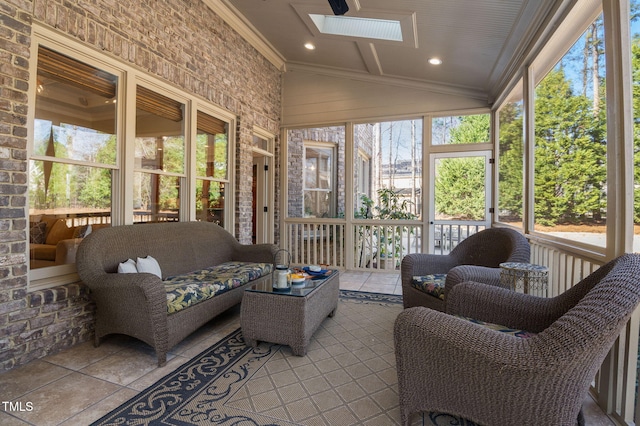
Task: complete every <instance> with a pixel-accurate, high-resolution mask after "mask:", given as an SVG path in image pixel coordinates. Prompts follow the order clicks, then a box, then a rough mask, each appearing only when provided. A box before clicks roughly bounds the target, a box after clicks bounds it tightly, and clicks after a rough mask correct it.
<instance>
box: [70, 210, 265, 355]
mask: <svg viewBox="0 0 640 426" xmlns="http://www.w3.org/2000/svg"><path fill="white" fill-rule="evenodd" d="M276 250H277V247H276V246H274V245H272V244H256V245H243V244H240V243H239V242H238V241H237V240H236V239H235V238H234V237H233V236H232V235H231V234H230V233H228V232H227V231H226V230H224V229H223V228H221V227H219V226H218V225H215V224H213V223H208V222H172V223H156V224H140V225H125V226H115V227H111V228H106V229H103V230H101V231H100V232H96V233H92V234H90V235H88V236H87V237H86V238H84V239H83V241H82V243H81V244H80V247H79V248H78V253H77V258H76V263H77V268H78V275H79V276H80V278H81V280H82V281H83V282H84V283H85V284H86V285H87V286H88V287H89V289H90V292H91V297H92V299H93V300H94V301H95V303H96V306H97V314H96V328H95V344H96V346H97V345H99V343H100V339H101V337H103V336H105V335H108V334H113V333H118V334H125V335H129V336H132V337H135V338H137V339H140V340H142V341H143V342H146V343H147V344H149V345H151V346H152V347H153V348H154V349H155V351H156V354H157V356H158V366H163V365H164V364H165V362H166V358H167V352H168V350H169V349H171V348H172V347H173V346H174V345H176V344H177V343H179V342H180V341H181V340H182V339H184V338H185V337H186V336H188V335H189V334H191V333H192V332H193V331H195V330H196V329H198V328H199V327H200V326H202V325H203V324H204V323H206V322H208V321H209V320H211V319H212V318H214V317H215V316H217V315H218V314H220V313H222V312H224V311H225V310H227V309H229V308H230V307H232V306H234V305H236V304H238V303H239V302H240V301H241V300H242V296H243V293H244V289H245V288H246V287H247V286H249V285H251V284H252V283H257V282H259V280H266V279H268V278H269V275H270V272H271V267H272V262H273V256H274V254H275V252H276ZM147 256H151V257H152V258H154V259H155V260H156V261H157V263H158V265H159V267H160V270H161V277H162V278H160V277H159V276H156V275H154V274H153V273H118V266H119V265H120V264H121V263H123V262H125V261H127V260H128V259H132V260H134V261H135V260H136V259H138V258H146V257H147Z"/></svg>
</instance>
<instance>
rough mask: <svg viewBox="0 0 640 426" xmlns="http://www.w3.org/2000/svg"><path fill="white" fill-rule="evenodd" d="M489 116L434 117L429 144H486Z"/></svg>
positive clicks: (488, 136) (488, 139) (488, 138)
mask: <svg viewBox="0 0 640 426" xmlns="http://www.w3.org/2000/svg"><path fill="white" fill-rule="evenodd" d="M490 140H491V139H490V135H489V115H488V114H480V115H465V116H451V117H436V118H434V119H433V120H432V121H431V144H432V145H448V144H473V143H488V142H489V141H490Z"/></svg>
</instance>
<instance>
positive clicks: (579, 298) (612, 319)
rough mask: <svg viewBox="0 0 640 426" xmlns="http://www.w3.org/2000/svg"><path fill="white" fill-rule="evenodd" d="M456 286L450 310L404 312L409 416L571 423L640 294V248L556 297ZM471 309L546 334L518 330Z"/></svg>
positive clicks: (406, 419)
mask: <svg viewBox="0 0 640 426" xmlns="http://www.w3.org/2000/svg"><path fill="white" fill-rule="evenodd" d="M449 296H450V299H449V301H448V303H447V314H444V313H442V312H437V311H434V310H432V309H426V308H422V307H416V308H411V309H406V310H404V311H403V312H402V313H401V314H400V315H399V316H398V318H397V320H396V324H395V331H394V337H395V349H396V364H397V371H398V388H399V393H400V411H401V418H402V424H403V425H409V424H410V420H411V419H410V416H411V414H413V413H417V412H421V411H425V412H439V413H448V414H451V415H454V416H459V417H462V418H464V419H467V420H470V421H473V422H476V423H478V424H481V425H515V424H517V425H550V426H552V425H572V424H576V423H577V422H578V419H579V418H580V416H579V413H580V410H581V406H582V403H583V401H584V399H585V397H586V396H587V392H588V390H589V386H590V383H591V382H592V380H593V379H594V377H595V374H596V372H597V371H598V369H599V367H600V365H601V363H602V361H603V359H604V358H605V356H606V355H607V353H608V351H609V350H610V349H611V347H612V345H613V343H614V341H615V340H616V338H617V337H618V335H619V334H620V332H621V330H622V328H623V327H624V326H625V325H626V323H627V322H628V320H629V318H630V317H631V314H632V313H633V311H634V310H635V308H636V306H637V305H638V302H639V301H640V255H639V254H626V255H623V256H621V257H619V258H617V259H615V260H613V261H611V262H609V263H607V264H606V265H604V266H602V267H600V268H599V269H598V270H596V271H595V272H594V273H592V274H591V275H589V276H588V277H586V278H585V279H583V280H582V281H581V282H579V283H578V284H576V285H575V286H574V287H572V288H571V289H569V290H568V291H566V292H565V293H563V294H561V295H559V296H557V297H554V298H548V299H547V298H540V297H536V296H532V295H527V294H522V293H516V292H513V291H510V290H508V289H504V288H500V287H495V286H489V285H485V284H480V283H473V282H467V283H462V284H459V285H457V286H456V287H455V288H454V289H453V290H452V291H451V292H450V294H449ZM448 314H457V315H460V316H462V317H466V318H462V317H460V316H452V315H448ZM469 317H470V318H475V319H478V320H481V321H487V322H491V323H496V324H502V325H504V326H507V327H511V328H517V329H520V330H528V331H530V332H533V333H537V334H535V335H534V336H532V337H529V338H519V337H515V336H513V335H509V334H506V333H502V332H500V331H496V330H495V329H490V328H488V327H486V326H483V325H479V324H476V323H475V322H472V321H469V320H468V318H469Z"/></svg>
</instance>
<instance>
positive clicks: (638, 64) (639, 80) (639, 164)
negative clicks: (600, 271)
mask: <svg viewBox="0 0 640 426" xmlns="http://www.w3.org/2000/svg"><path fill="white" fill-rule="evenodd" d="M631 7H632V10H636V11H637V10H638V8H639V7H640V1H638V0H633V1H632V2H631ZM630 25H631V71H632V73H633V74H632V78H633V86H632V87H633V113H634V122H633V123H634V124H633V127H634V132H633V135H634V144H633V146H634V149H633V152H634V172H633V173H634V188H635V191H634V192H635V194H634V206H633V223H634V244H633V250H634V251H635V252H640V15H638V13H633V14H631V22H630Z"/></svg>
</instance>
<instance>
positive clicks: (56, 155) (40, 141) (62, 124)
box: [29, 47, 118, 269]
mask: <svg viewBox="0 0 640 426" xmlns="http://www.w3.org/2000/svg"><path fill="white" fill-rule="evenodd" d="M59 69H67V70H68V72H66V73H60V72H58V70H59ZM117 83H118V78H117V77H116V76H115V75H112V74H110V73H108V72H106V71H103V70H100V69H98V68H95V67H93V66H91V65H88V64H85V63H83V62H80V61H77V60H74V59H72V58H69V57H67V56H65V55H62V54H60V53H58V52H55V51H53V50H50V49H47V48H45V47H40V48H39V50H38V71H37V87H36V105H35V117H34V125H33V147H32V151H31V161H30V162H29V222H30V223H29V258H30V268H31V269H38V268H43V267H48V266H59V265H64V264H70V263H75V251H76V249H77V246H78V244H79V239H78V238H81V237H84V236H85V235H86V234H88V233H89V232H91V230H92V229H97V228H98V227H101V226H108V224H110V222H111V204H112V201H111V199H112V185H113V182H112V179H113V170H114V169H116V165H117V159H116V152H117V143H116V93H117V90H116V89H117Z"/></svg>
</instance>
